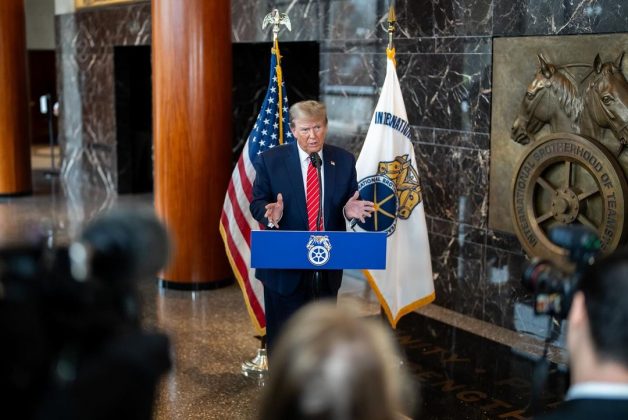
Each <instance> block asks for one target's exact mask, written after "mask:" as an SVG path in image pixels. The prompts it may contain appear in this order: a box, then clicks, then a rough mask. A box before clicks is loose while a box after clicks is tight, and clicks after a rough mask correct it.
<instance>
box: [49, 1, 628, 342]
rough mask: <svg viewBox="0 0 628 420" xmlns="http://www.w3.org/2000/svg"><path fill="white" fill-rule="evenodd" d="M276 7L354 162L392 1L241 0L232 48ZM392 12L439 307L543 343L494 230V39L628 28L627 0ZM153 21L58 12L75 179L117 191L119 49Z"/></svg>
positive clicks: (333, 130)
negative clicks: (302, 47) (305, 49)
mask: <svg viewBox="0 0 628 420" xmlns="http://www.w3.org/2000/svg"><path fill="white" fill-rule="evenodd" d="M273 7H277V8H279V9H280V10H282V11H287V12H288V13H289V15H290V18H291V21H292V31H291V32H287V31H285V30H282V33H281V34H280V40H282V41H318V42H319V43H320V57H319V59H320V72H319V79H320V96H321V99H322V100H324V101H325V102H326V103H327V105H328V108H329V114H330V115H329V117H330V134H329V136H330V137H329V141H330V142H333V143H336V144H339V145H341V146H344V147H346V148H348V149H350V150H352V151H353V152H354V153H356V154H357V153H359V150H360V147H361V144H362V141H363V139H364V135H365V133H366V129H367V128H368V123H369V121H370V118H371V115H372V111H373V108H374V106H375V102H376V101H377V97H378V93H379V89H380V86H381V84H382V82H383V80H384V76H385V45H386V39H387V35H386V27H387V23H386V17H387V7H388V0H345V1H340V0H276V1H270V0H267V1H258V0H232V28H233V29H232V39H233V41H234V42H261V41H268V40H269V39H270V35H269V34H268V33H265V32H262V30H261V21H262V19H263V17H264V15H265V14H266V13H268V12H269V11H270V10H271V9H272V8H273ZM396 11H397V19H398V30H397V33H396V47H397V60H398V69H397V71H398V74H399V78H400V82H401V85H402V90H403V94H404V99H405V103H406V108H407V110H408V118H409V120H410V123H411V124H412V125H413V130H414V131H413V132H414V144H415V150H416V153H417V158H418V161H419V166H420V168H419V169H420V174H421V176H422V184H423V189H424V191H425V193H424V197H425V205H426V213H427V215H428V227H429V230H430V245H431V252H432V260H433V266H434V274H435V284H436V289H437V299H436V303H437V304H439V305H442V306H445V307H447V308H450V309H453V310H455V311H458V312H461V313H464V314H466V315H470V316H473V317H476V318H478V319H481V320H484V321H488V322H491V323H493V324H496V325H499V326H503V327H506V328H510V329H514V330H519V331H523V332H530V333H533V334H535V333H536V334H538V333H540V332H541V329H540V328H539V327H538V325H539V323H538V320H536V319H535V318H534V317H533V316H532V313H531V309H530V307H529V305H528V303H529V300H530V296H529V295H528V294H527V293H526V292H525V291H524V290H523V289H522V288H521V286H520V281H519V279H520V275H521V267H522V265H523V263H524V262H525V258H524V256H523V253H522V250H521V247H520V246H519V244H518V241H517V239H516V238H515V237H514V236H513V235H510V234H505V233H503V232H499V231H494V230H491V229H489V228H488V227H487V218H488V187H489V182H488V174H489V165H490V153H489V150H490V137H489V133H490V113H491V77H492V74H491V70H492V56H491V51H492V38H493V37H494V36H525V35H564V34H579V33H587V34H589V33H598V32H624V31H628V4H627V3H626V2H625V1H624V0H574V1H570V2H566V1H558V0H549V1H545V2H539V1H530V0H527V1H526V0H514V1H508V2H506V1H499V0H456V1H450V0H397V1H396ZM149 15H150V5H149V4H148V3H146V4H144V3H140V4H134V5H130V6H118V7H111V8H106V9H102V10H98V11H96V10H94V11H83V12H79V13H76V14H69V15H61V16H59V17H57V31H58V32H57V33H58V37H57V40H58V41H57V49H58V52H60V54H58V56H59V60H60V62H59V67H60V69H61V70H62V71H60V72H59V74H60V92H61V91H62V92H63V96H62V103H63V109H64V113H65V115H64V117H63V136H64V138H65V144H66V157H69V159H67V160H66V170H65V171H66V177H67V178H69V179H76V181H77V182H79V183H81V182H83V183H84V182H87V183H90V184H91V185H96V186H99V187H100V188H105V189H111V190H115V175H113V174H115V165H116V162H115V153H114V152H113V151H115V146H114V142H115V138H113V137H112V136H115V134H114V133H115V118H113V115H114V111H113V99H112V98H111V95H113V86H112V83H113V81H112V80H113V79H112V77H113V76H112V68H113V65H112V59H113V55H112V45H114V44H115V45H140V44H146V43H150V23H149V22H150V16H149ZM284 60H285V61H287V60H290V57H289V56H284ZM260 71H264V72H266V71H267V69H266V67H264V66H260ZM285 76H286V80H287V81H288V83H289V80H290V75H289V74H286V75H285ZM75 168H76V169H75Z"/></svg>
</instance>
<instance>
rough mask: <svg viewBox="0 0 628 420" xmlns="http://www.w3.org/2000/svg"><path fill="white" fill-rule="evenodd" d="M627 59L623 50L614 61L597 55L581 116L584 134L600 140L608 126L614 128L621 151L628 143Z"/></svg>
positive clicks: (581, 126)
mask: <svg viewBox="0 0 628 420" xmlns="http://www.w3.org/2000/svg"><path fill="white" fill-rule="evenodd" d="M623 59H624V53H623V52H622V53H621V54H620V55H619V57H617V59H616V60H615V61H614V62H610V61H609V62H607V63H602V60H601V59H600V55H599V54H598V55H596V56H595V60H594V61H593V70H592V71H591V73H589V75H591V74H593V79H592V80H591V82H590V83H589V85H588V86H587V89H586V91H585V93H584V100H583V102H584V111H583V113H582V115H581V117H580V132H581V133H582V134H585V135H588V136H590V137H593V138H595V139H599V138H600V137H601V136H602V135H603V132H602V131H603V130H604V129H610V130H611V131H612V132H613V135H614V136H615V138H616V139H617V140H619V143H620V144H621V147H620V149H619V152H618V153H617V154H619V153H621V151H623V148H624V147H625V146H627V145H628V81H626V78H625V77H624V74H623V72H622V70H623V69H622V62H623ZM587 77H588V76H587Z"/></svg>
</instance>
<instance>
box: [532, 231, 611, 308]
mask: <svg viewBox="0 0 628 420" xmlns="http://www.w3.org/2000/svg"><path fill="white" fill-rule="evenodd" d="M549 239H550V240H551V241H552V242H553V243H554V244H556V245H558V246H560V247H562V248H565V249H566V250H567V253H568V254H567V256H568V258H569V261H570V262H571V263H572V264H573V266H574V267H575V269H574V270H573V271H567V270H564V269H561V268H559V266H558V265H556V264H554V263H552V262H551V261H548V260H538V259H537V260H533V261H532V262H531V263H530V264H528V265H527V267H526V268H525V269H524V271H523V275H522V278H521V283H522V284H523V286H524V287H525V288H526V289H528V290H530V291H531V292H532V293H533V294H534V311H535V313H536V314H545V315H550V316H553V317H555V318H557V319H565V318H566V317H567V314H568V313H569V308H570V306H571V300H572V298H573V295H574V293H575V291H576V290H577V289H578V284H579V281H580V278H581V276H582V273H583V271H584V269H585V268H586V267H587V266H589V265H591V264H593V262H594V261H595V257H596V256H597V254H598V253H599V252H600V247H601V243H600V239H599V237H598V235H597V233H596V232H595V231H593V230H592V229H590V228H588V227H586V226H584V225H569V226H557V227H555V228H552V229H550V231H549Z"/></svg>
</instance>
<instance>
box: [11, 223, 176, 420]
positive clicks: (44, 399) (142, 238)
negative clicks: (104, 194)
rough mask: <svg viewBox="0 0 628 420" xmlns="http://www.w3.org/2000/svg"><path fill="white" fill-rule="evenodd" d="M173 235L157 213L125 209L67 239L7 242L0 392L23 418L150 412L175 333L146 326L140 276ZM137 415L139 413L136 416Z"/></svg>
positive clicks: (157, 263)
mask: <svg viewBox="0 0 628 420" xmlns="http://www.w3.org/2000/svg"><path fill="white" fill-rule="evenodd" d="M168 253H169V240H168V235H167V232H166V230H165V229H164V227H163V226H162V224H161V223H160V222H159V221H158V220H157V219H156V218H155V216H154V215H152V214H150V213H139V212H130V211H117V212H113V213H109V214H107V215H105V216H102V217H99V218H97V219H95V220H94V221H92V222H91V223H89V224H88V225H87V226H86V228H85V229H84V230H83V231H82V233H81V235H80V236H79V238H77V240H75V241H74V242H72V243H71V244H70V245H68V246H61V247H55V248H49V247H47V246H45V244H44V243H43V241H42V242H41V243H27V244H21V245H16V246H12V247H9V248H4V249H0V342H1V343H2V345H1V346H0V401H1V404H2V406H3V407H4V408H3V410H8V411H5V412H9V413H11V412H15V413H20V418H26V419H28V418H37V419H40V418H46V419H52V418H54V419H57V418H59V419H61V418H64V419H79V418H92V419H94V418H103V419H104V418H146V419H149V418H151V412H152V406H153V397H154V392H155V388H156V384H157V381H158V378H159V377H160V376H161V375H162V374H163V373H165V372H166V371H167V370H168V369H169V367H170V349H169V347H170V346H169V340H168V338H167V337H166V336H165V335H163V334H159V333H151V332H146V331H144V330H143V329H142V327H141V313H140V302H139V295H138V291H137V282H138V280H140V279H145V278H148V277H151V276H154V275H156V273H157V271H158V270H159V269H160V268H162V267H163V266H164V265H165V263H166V261H167V258H168ZM128 416H131V417H128Z"/></svg>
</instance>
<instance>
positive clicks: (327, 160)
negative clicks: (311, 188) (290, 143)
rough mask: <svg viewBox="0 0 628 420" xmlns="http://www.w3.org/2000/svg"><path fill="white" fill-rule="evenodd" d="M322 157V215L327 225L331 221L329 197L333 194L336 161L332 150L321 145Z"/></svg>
mask: <svg viewBox="0 0 628 420" xmlns="http://www.w3.org/2000/svg"><path fill="white" fill-rule="evenodd" d="M323 159H324V161H323V167H324V169H325V175H324V176H325V179H324V180H323V181H324V183H325V184H324V185H325V189H324V194H325V197H324V202H323V217H324V218H325V224H326V225H327V223H329V221H331V219H330V218H329V217H330V210H331V198H332V197H333V195H334V187H335V185H336V182H335V181H336V162H335V156H334V153H333V152H332V150H331V149H330V148H328V147H325V146H323ZM327 226H328V225H327Z"/></svg>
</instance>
